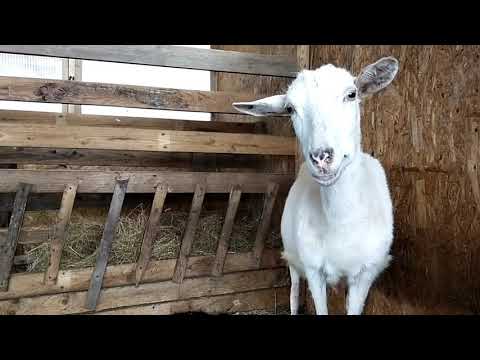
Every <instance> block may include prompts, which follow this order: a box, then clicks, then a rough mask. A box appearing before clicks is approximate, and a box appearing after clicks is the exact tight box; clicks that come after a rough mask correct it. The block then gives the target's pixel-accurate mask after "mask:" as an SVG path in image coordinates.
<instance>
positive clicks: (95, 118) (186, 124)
mask: <svg viewBox="0 0 480 360" xmlns="http://www.w3.org/2000/svg"><path fill="white" fill-rule="evenodd" d="M3 123H12V124H22V125H57V124H59V123H61V124H63V125H71V126H106V127H117V128H121V127H128V128H137V129H156V130H177V131H202V132H220V133H224V132H225V133H252V134H253V133H257V134H258V133H262V132H264V127H263V126H262V124H261V123H258V124H256V123H245V122H220V121H215V122H214V121H196V120H178V119H161V118H142V117H129V116H108V115H80V114H76V113H49V112H40V111H15V110H0V124H3Z"/></svg>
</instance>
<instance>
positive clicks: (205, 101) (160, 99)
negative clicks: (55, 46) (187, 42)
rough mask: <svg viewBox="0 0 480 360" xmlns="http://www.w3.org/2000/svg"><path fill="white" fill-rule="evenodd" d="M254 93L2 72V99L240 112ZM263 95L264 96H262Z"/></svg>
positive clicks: (253, 97) (0, 96) (253, 98)
mask: <svg viewBox="0 0 480 360" xmlns="http://www.w3.org/2000/svg"><path fill="white" fill-rule="evenodd" d="M255 97H257V96H253V95H249V94H237V93H227V92H211V91H200V90H179V89H167V88H154V87H144V86H134V85H117V84H105V83H93V82H83V81H65V80H54V79H33V78H19V77H6V76H0V100H7V101H32V102H41V103H60V104H78V105H101V106H103V105H104V106H120V107H131V108H141V109H161V110H179V111H200V112H213V113H225V114H239V113H240V112H238V111H237V110H235V109H234V108H233V106H232V103H234V102H245V101H253V100H255ZM260 97H263V96H260Z"/></svg>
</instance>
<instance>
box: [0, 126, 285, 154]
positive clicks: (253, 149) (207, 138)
mask: <svg viewBox="0 0 480 360" xmlns="http://www.w3.org/2000/svg"><path fill="white" fill-rule="evenodd" d="M1 146H9V147H40V148H52V147H53V148H55V147H58V148H63V149H72V148H74V149H94V150H123V151H155V152H157V151H159V152H200V153H227V154H264V155H272V154H273V155H295V141H294V140H293V139H292V138H288V137H280V136H271V135H256V134H255V135H254V134H230V133H210V132H199V131H175V130H150V129H149V130H146V129H132V128H115V127H94V126H56V125H27V124H22V125H17V124H11V123H4V124H2V126H1V128H0V147H1Z"/></svg>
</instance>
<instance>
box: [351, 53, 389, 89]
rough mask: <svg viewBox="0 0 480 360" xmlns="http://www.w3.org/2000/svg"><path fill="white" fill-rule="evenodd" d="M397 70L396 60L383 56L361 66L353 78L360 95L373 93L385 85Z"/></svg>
mask: <svg viewBox="0 0 480 360" xmlns="http://www.w3.org/2000/svg"><path fill="white" fill-rule="evenodd" d="M397 72H398V60H397V59H395V58H394V57H392V56H389V57H384V58H381V59H380V60H378V61H377V62H375V63H373V64H370V65H368V66H366V67H365V68H363V70H362V71H361V72H360V74H359V75H358V76H357V78H356V79H355V85H356V86H357V89H358V93H359V95H360V97H364V96H368V95H371V94H374V93H376V92H378V91H380V90H382V89H383V88H385V87H387V86H388V85H389V84H390V83H391V82H392V81H393V79H394V78H395V75H397Z"/></svg>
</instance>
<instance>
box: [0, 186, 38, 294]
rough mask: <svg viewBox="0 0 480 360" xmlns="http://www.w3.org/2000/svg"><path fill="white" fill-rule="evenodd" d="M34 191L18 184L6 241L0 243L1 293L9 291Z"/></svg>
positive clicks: (30, 187)
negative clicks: (16, 251)
mask: <svg viewBox="0 0 480 360" xmlns="http://www.w3.org/2000/svg"><path fill="white" fill-rule="evenodd" d="M31 190H32V185H31V184H26V183H22V182H20V183H19V184H18V190H17V194H16V196H15V202H14V204H13V211H12V216H11V218H10V225H9V226H8V234H7V238H6V241H4V242H1V243H0V291H7V290H8V282H9V279H10V271H11V269H12V264H13V257H14V256H15V250H16V249H17V243H18V237H19V234H20V229H21V227H22V224H23V216H24V214H25V208H26V206H27V201H28V195H29V194H30V191H31Z"/></svg>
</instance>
